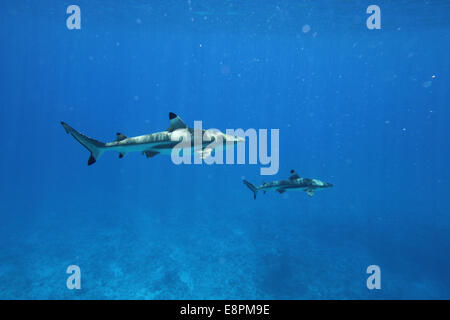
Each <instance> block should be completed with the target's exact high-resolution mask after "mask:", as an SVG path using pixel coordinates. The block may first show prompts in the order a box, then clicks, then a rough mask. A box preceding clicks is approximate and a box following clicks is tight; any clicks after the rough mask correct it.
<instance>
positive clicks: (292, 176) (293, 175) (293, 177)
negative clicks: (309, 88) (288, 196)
mask: <svg viewBox="0 0 450 320" xmlns="http://www.w3.org/2000/svg"><path fill="white" fill-rule="evenodd" d="M289 179H291V180H295V179H300V176H299V175H298V174H297V173H296V172H295V171H294V170H291V176H290V177H289Z"/></svg>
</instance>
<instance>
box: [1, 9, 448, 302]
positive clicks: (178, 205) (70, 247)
mask: <svg viewBox="0 0 450 320" xmlns="http://www.w3.org/2000/svg"><path fill="white" fill-rule="evenodd" d="M71 4H76V5H78V6H79V7H80V9H81V30H69V29H68V28H67V27H66V19H67V18H68V17H69V15H68V14H67V13H66V9H67V7H68V6H69V5H71ZM371 4H376V5H378V6H379V7H380V9H381V29H380V30H369V29H368V28H367V27H366V19H367V18H368V17H369V14H367V13H366V9H367V7H368V6H369V5H371ZM0 6H1V10H0V40H1V50H0V124H1V125H0V134H1V137H2V143H1V145H2V156H1V158H0V176H1V180H0V200H1V201H0V214H1V220H0V221H1V223H0V298H1V299H448V298H450V271H449V270H450V257H449V253H450V236H449V231H450V217H449V212H450V201H449V191H450V187H449V183H450V170H449V169H448V164H449V159H450V148H449V147H450V143H449V133H450V130H449V125H448V123H449V120H450V111H449V108H448V107H449V100H450V85H449V84H450V81H449V80H450V79H449V77H450V62H449V59H448V52H449V50H450V32H449V31H450V3H449V2H448V1H445V0H442V1H439V0H427V1H419V0H417V1H406V0H405V1H384V0H378V1H376V2H373V3H372V1H362V0H361V1H359V0H358V1H339V2H338V1H325V0H320V1H300V0H298V1H279V0H274V1H269V0H261V1H253V0H252V1H236V0H220V1H219V0H214V1H199V0H188V1H161V0H151V1H150V0H127V1H112V0H89V1H88V0H77V1H76V2H75V3H72V2H67V1H49V0H41V1H31V0H29V1H26V0H21V1H12V0H6V1H2V2H1V4H0ZM169 112H175V113H177V114H178V115H179V116H180V117H181V118H182V119H183V120H184V121H185V122H186V123H187V124H188V125H190V126H192V125H193V122H194V121H196V120H201V121H203V126H204V128H218V129H220V130H222V131H225V129H228V128H230V129H236V128H243V129H249V128H255V129H279V130H280V131H279V143H280V148H279V157H280V162H279V172H278V174H277V175H275V176H261V175H260V167H261V165H260V164H258V165H251V164H245V165H206V164H203V165H175V164H173V163H172V162H171V158H170V156H163V155H159V156H156V157H154V158H151V159H146V158H145V157H144V156H142V155H141V154H139V153H131V154H128V155H126V157H124V158H123V159H120V160H119V159H118V157H117V154H116V153H112V152H111V153H105V154H104V155H103V156H102V158H101V159H99V160H98V161H97V163H95V164H94V165H92V166H87V159H88V157H89V153H88V151H87V150H86V149H84V148H83V147H82V146H81V145H79V144H78V143H77V142H76V141H75V140H74V139H73V138H72V137H70V135H67V134H66V133H65V132H64V129H63V128H62V127H61V125H60V121H65V122H67V123H69V124H70V125H71V126H73V127H74V128H76V129H77V130H79V131H80V132H82V133H85V134H87V135H89V136H91V137H94V138H96V139H98V140H100V141H112V140H114V139H115V134H116V132H122V133H123V134H125V135H128V136H136V135H141V134H147V133H151V132H156V131H161V130H165V129H166V128H167V127H168V124H169V120H168V113H169ZM291 169H295V170H296V172H297V173H298V174H299V175H300V176H302V177H311V178H318V179H321V180H324V181H328V182H331V183H333V184H334V187H333V188H331V189H327V190H323V191H318V192H317V194H316V195H315V196H314V197H308V196H307V195H306V193H302V192H297V193H294V192H292V193H290V192H286V193H283V194H278V193H276V192H273V193H270V192H269V193H267V194H266V195H263V194H261V193H260V194H258V197H257V199H256V200H254V199H253V196H252V193H251V191H250V190H248V189H247V188H246V187H245V186H244V185H243V183H242V179H243V178H245V179H247V180H249V181H251V182H253V183H255V184H261V183H262V182H263V181H272V180H277V179H286V178H287V177H289V171H290V170H291ZM69 265H77V266H79V267H80V269H81V286H82V288H81V290H69V289H67V287H66V280H67V277H68V276H69V275H68V274H67V273H66V269H67V267H68V266H69ZM369 265H378V266H379V267H380V270H381V289H380V290H376V289H375V290H369V289H368V288H367V286H366V280H367V278H368V277H369V274H367V273H366V268H367V267H368V266H369Z"/></svg>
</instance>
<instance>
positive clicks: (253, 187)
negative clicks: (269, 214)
mask: <svg viewBox="0 0 450 320" xmlns="http://www.w3.org/2000/svg"><path fill="white" fill-rule="evenodd" d="M244 184H245V185H246V186H247V187H248V188H249V189H250V190H252V191H253V199H256V194H257V193H258V188H256V187H255V186H254V185H253V184H251V183H250V182H248V181H247V180H244Z"/></svg>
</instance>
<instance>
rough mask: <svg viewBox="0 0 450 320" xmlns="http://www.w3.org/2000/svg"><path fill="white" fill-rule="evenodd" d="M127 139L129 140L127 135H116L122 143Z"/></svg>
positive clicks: (117, 139) (118, 133)
mask: <svg viewBox="0 0 450 320" xmlns="http://www.w3.org/2000/svg"><path fill="white" fill-rule="evenodd" d="M126 138H127V136H126V135H124V134H121V133H120V132H117V133H116V141H122V140H125V139H126Z"/></svg>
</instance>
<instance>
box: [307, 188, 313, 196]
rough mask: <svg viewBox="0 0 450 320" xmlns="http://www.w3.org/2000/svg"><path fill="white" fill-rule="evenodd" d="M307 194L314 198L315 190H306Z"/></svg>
mask: <svg viewBox="0 0 450 320" xmlns="http://www.w3.org/2000/svg"><path fill="white" fill-rule="evenodd" d="M306 193H307V194H308V196H310V197H312V196H313V195H314V189H308V190H306Z"/></svg>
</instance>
